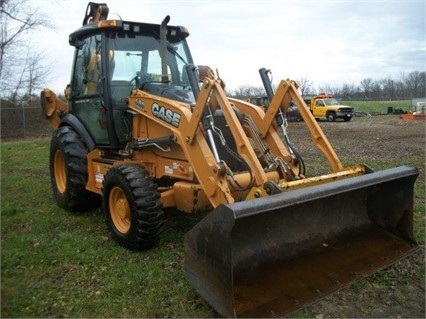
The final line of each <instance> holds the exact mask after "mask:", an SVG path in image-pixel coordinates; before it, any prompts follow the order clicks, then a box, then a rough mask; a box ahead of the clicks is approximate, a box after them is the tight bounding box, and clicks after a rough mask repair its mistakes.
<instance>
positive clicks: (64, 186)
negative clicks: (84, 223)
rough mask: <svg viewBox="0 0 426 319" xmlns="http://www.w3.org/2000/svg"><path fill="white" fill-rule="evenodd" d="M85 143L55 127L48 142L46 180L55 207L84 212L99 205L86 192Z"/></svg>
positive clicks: (95, 198)
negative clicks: (50, 187) (48, 175)
mask: <svg viewBox="0 0 426 319" xmlns="http://www.w3.org/2000/svg"><path fill="white" fill-rule="evenodd" d="M87 153H88V149H87V146H86V144H84V142H83V141H82V139H81V138H80V136H79V135H78V134H77V132H75V131H74V129H73V128H71V127H69V126H62V127H59V128H58V129H57V130H56V131H55V132H54V133H53V136H52V140H51V142H50V156H49V166H50V181H51V185H52V191H53V196H54V198H55V201H56V203H57V204H58V206H60V207H62V208H65V209H68V210H76V211H84V210H87V209H89V208H92V207H94V206H95V205H96V204H98V203H99V197H98V196H97V195H96V194H94V193H91V192H89V191H87V190H86V184H87V178H88V177H87V176H88V173H87V158H86V157H87Z"/></svg>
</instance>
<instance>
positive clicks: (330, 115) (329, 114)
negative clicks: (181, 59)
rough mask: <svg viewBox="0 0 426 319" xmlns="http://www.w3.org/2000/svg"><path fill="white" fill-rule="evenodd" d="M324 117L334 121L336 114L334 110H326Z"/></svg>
mask: <svg viewBox="0 0 426 319" xmlns="http://www.w3.org/2000/svg"><path fill="white" fill-rule="evenodd" d="M326 118H327V121H328V122H334V121H335V120H336V114H335V113H334V112H328V113H327V115H326Z"/></svg>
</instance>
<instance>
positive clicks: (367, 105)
mask: <svg viewBox="0 0 426 319" xmlns="http://www.w3.org/2000/svg"><path fill="white" fill-rule="evenodd" d="M342 104H344V105H350V106H353V107H354V109H355V112H378V113H387V112H388V107H392V108H393V109H394V110H395V109H397V108H401V109H402V110H404V111H411V100H400V101H342Z"/></svg>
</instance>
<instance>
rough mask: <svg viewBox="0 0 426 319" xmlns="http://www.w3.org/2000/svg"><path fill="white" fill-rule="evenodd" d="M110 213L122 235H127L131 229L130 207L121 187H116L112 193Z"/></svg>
mask: <svg viewBox="0 0 426 319" xmlns="http://www.w3.org/2000/svg"><path fill="white" fill-rule="evenodd" d="M109 211H110V215H111V219H112V222H113V224H114V226H115V228H116V229H117V230H118V231H119V232H120V233H123V234H124V233H127V232H128V231H129V229H130V216H131V214H130V206H129V202H128V201H127V197H126V194H125V193H124V191H123V190H122V189H121V188H120V187H117V186H116V187H114V188H113V189H112V190H111V192H110V195H109Z"/></svg>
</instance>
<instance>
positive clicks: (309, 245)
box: [185, 166, 418, 317]
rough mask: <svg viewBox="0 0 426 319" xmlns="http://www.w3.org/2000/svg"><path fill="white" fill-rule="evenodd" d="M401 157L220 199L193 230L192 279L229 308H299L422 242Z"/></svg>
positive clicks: (255, 312)
mask: <svg viewBox="0 0 426 319" xmlns="http://www.w3.org/2000/svg"><path fill="white" fill-rule="evenodd" d="M417 175H418V170H417V169H416V168H415V167H412V166H401V167H396V168H392V169H388V170H384V171H380V172H375V173H369V174H365V175H362V176H358V177H353V178H348V179H345V180H340V181H335V182H331V183H327V184H323V185H317V186H312V187H307V188H303V189H298V190H293V191H289V192H284V193H281V194H277V195H272V196H269V197H264V198H259V199H254V200H251V201H244V202H239V203H234V204H229V205H220V206H219V207H217V208H216V209H215V210H214V211H213V212H211V213H210V214H209V215H208V216H206V218H205V219H203V220H202V221H201V222H200V223H199V224H197V225H196V226H195V227H194V228H193V229H191V230H190V231H189V232H188V233H187V234H186V237H185V250H186V257H185V258H186V259H185V271H186V276H187V279H188V280H189V282H190V283H191V285H192V286H193V287H194V288H195V289H196V290H197V292H198V293H199V294H200V295H201V296H203V297H204V298H205V299H206V300H207V302H208V303H209V304H210V305H211V306H212V307H213V308H214V309H215V310H216V311H217V312H218V313H219V314H220V315H222V316H225V317H274V316H280V315H285V314H289V313H291V312H293V311H296V310H298V309H301V308H303V307H305V306H307V305H308V304H310V303H312V302H315V301H317V300H319V299H321V298H323V297H324V296H325V295H327V294H330V293H332V292H334V291H337V290H339V289H341V288H343V287H345V286H347V285H349V284H350V283H352V282H354V281H356V280H358V279H360V278H362V277H365V276H368V275H371V274H373V273H375V272H377V271H378V270H380V269H382V268H384V267H386V266H389V265H390V264H392V263H394V262H396V261H398V260H399V259H401V258H403V257H405V256H407V255H409V254H411V253H412V252H414V251H416V250H417V249H418V246H417V244H416V241H415V239H414V236H413V189H414V182H415V180H416V178H417Z"/></svg>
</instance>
